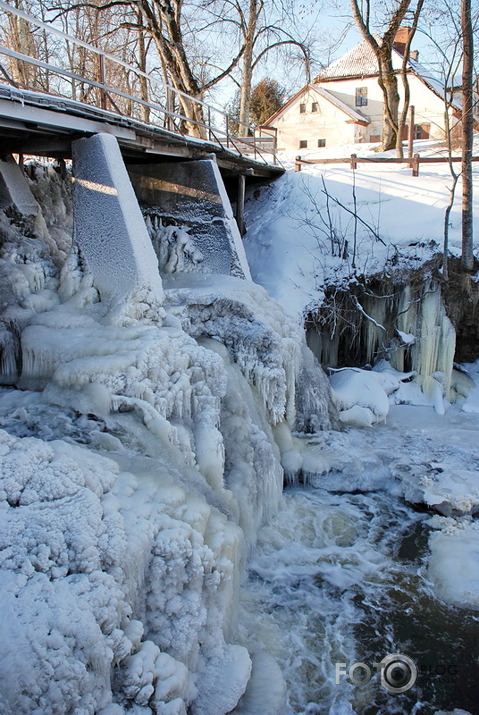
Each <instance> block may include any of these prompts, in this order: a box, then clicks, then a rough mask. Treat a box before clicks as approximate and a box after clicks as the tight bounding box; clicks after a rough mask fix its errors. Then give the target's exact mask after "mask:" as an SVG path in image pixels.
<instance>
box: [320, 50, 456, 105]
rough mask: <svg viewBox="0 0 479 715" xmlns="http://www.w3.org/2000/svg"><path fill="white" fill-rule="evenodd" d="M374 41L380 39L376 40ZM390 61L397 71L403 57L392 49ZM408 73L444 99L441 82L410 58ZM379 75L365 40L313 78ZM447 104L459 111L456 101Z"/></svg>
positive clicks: (374, 57) (323, 79) (332, 78)
mask: <svg viewBox="0 0 479 715" xmlns="http://www.w3.org/2000/svg"><path fill="white" fill-rule="evenodd" d="M376 39H380V38H377V37H376ZM392 61H393V67H394V69H395V70H397V71H399V70H400V69H401V67H402V61H403V56H402V54H401V53H400V52H399V51H398V50H397V49H395V48H394V47H393V50H392ZM407 70H408V72H412V73H413V74H415V75H416V77H418V79H420V80H421V81H422V82H423V83H424V84H425V85H426V86H427V87H428V88H429V89H430V90H431V91H432V92H434V94H436V95H437V96H438V97H439V98H440V99H444V86H443V84H442V83H441V81H440V80H439V79H438V78H437V77H434V76H433V75H432V74H431V73H430V71H429V70H427V69H426V68H425V67H424V66H423V65H421V64H419V62H417V61H416V60H414V59H412V57H410V58H409V59H408V62H407ZM378 74H379V69H378V61H377V59H376V55H375V54H374V50H373V49H372V47H371V45H370V44H369V43H368V41H367V40H363V41H362V42H360V43H359V44H358V45H356V46H355V47H353V48H352V49H351V50H349V52H346V54H345V55H343V56H342V57H340V58H339V59H337V60H335V61H334V62H332V63H331V64H330V65H329V67H326V68H325V69H324V70H322V71H321V72H320V74H318V75H317V77H315V78H314V82H315V83H322V82H333V81H334V80H337V79H345V78H347V77H374V76H377V75H378ZM448 104H449V105H451V106H452V107H453V108H454V109H456V110H458V111H460V109H461V104H460V102H459V101H457V99H454V100H452V101H451V99H450V97H448Z"/></svg>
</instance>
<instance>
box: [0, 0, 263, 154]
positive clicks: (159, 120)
mask: <svg viewBox="0 0 479 715" xmlns="http://www.w3.org/2000/svg"><path fill="white" fill-rule="evenodd" d="M2 13H7V14H9V15H10V17H14V18H18V19H19V20H20V21H21V22H23V23H27V24H26V25H25V28H24V34H25V32H26V33H27V35H28V33H29V32H30V34H31V36H32V37H34V32H35V31H34V30H32V28H31V26H33V28H37V31H38V30H41V33H42V36H41V37H40V38H39V42H40V43H43V45H44V48H46V47H47V43H46V35H45V33H47V35H48V36H49V38H54V40H55V42H54V43H53V44H52V45H50V44H48V50H47V51H45V52H44V54H45V55H46V56H44V57H43V58H41V57H38V56H35V55H38V54H39V53H38V51H37V49H36V48H35V42H34V41H32V42H31V43H28V44H30V47H29V48H28V50H29V51H28V52H25V51H19V49H18V48H17V49H14V48H13V47H8V46H6V45H0V72H1V74H2V75H3V77H4V78H5V79H4V81H6V82H8V83H9V84H10V85H12V86H14V87H17V88H19V89H25V90H30V91H35V92H42V93H45V94H49V95H53V96H55V97H62V98H64V99H69V100H73V101H76V102H80V103H81V104H86V105H88V106H94V107H96V108H98V109H100V110H102V111H103V112H106V113H108V114H109V115H117V116H121V117H124V118H131V119H134V120H135V121H136V122H139V123H141V124H143V125H144V126H145V127H148V128H150V129H151V128H157V129H158V128H159V129H162V130H163V131H167V132H170V133H172V134H175V135H180V136H186V137H187V136H190V137H195V138H197V139H198V138H199V139H201V140H203V141H205V142H208V143H211V144H214V145H217V146H219V147H221V148H223V149H226V150H228V151H230V152H232V153H234V154H237V155H238V156H247V157H253V158H254V160H255V161H260V162H263V163H265V164H268V163H273V164H276V163H277V158H276V133H275V130H274V129H273V130H271V133H270V134H269V135H268V136H264V135H263V136H261V132H260V133H259V134H255V132H254V128H253V127H251V126H247V125H243V124H242V123H240V122H238V120H237V119H235V118H233V117H232V116H231V115H230V114H228V113H227V112H225V111H224V110H222V109H220V108H218V107H215V106H213V105H211V104H208V103H206V102H203V101H202V100H200V99H198V98H196V97H192V96H190V95H188V94H186V93H185V92H182V91H181V90H178V89H176V88H175V87H173V86H171V85H169V84H167V83H165V82H164V81H163V80H162V79H160V78H159V77H158V76H157V75H156V74H155V73H154V72H151V73H149V72H144V71H142V70H141V69H139V68H137V67H134V66H133V65H131V64H128V63H127V62H125V61H124V60H122V59H120V58H118V57H116V56H115V55H112V54H110V53H108V52H105V51H104V50H102V49H100V48H98V47H95V46H94V45H91V44H89V43H88V42H85V41H83V40H80V39H78V38H76V37H73V36H72V35H69V34H67V33H66V32H63V31H62V30H60V29H58V28H57V27H55V26H54V25H52V24H50V23H48V22H44V21H42V20H39V19H37V18H35V17H33V16H32V15H29V14H28V13H26V12H24V11H23V10H19V9H17V8H15V7H13V6H12V5H9V4H8V3H7V2H4V1H3V0H0V17H1V14H2ZM3 26H4V27H5V23H3ZM31 48H33V50H34V51H32V49H31ZM74 48H75V49H76V50H77V54H78V48H81V52H80V53H79V54H78V56H77V57H76V58H75V56H74ZM21 49H22V50H23V49H24V48H21ZM2 58H6V59H7V62H6V63H5V62H2ZM59 63H62V64H66V63H67V64H68V66H69V69H64V67H62V66H59ZM88 74H89V75H90V76H88ZM113 79H114V80H115V81H114V82H113V81H112V80H113ZM0 81H1V78H0ZM185 106H186V107H194V108H195V109H196V111H195V112H194V113H188V115H187V113H186V112H185ZM193 114H194V116H193ZM233 126H234V127H236V128H237V130H236V132H233V131H231V127H233ZM239 131H241V132H242V133H244V135H245V136H239V135H238V132H239ZM265 155H268V157H266V156H265Z"/></svg>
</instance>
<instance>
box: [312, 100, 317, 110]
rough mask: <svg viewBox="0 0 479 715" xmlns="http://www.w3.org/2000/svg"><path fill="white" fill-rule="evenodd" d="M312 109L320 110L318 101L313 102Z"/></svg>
mask: <svg viewBox="0 0 479 715" xmlns="http://www.w3.org/2000/svg"><path fill="white" fill-rule="evenodd" d="M311 111H312V112H317V111H318V103H317V102H313V103H312V105H311Z"/></svg>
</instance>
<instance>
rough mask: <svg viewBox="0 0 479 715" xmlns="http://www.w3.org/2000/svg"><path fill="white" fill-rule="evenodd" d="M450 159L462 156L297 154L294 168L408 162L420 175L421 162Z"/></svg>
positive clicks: (356, 166)
mask: <svg viewBox="0 0 479 715" xmlns="http://www.w3.org/2000/svg"><path fill="white" fill-rule="evenodd" d="M450 161H452V162H454V163H456V162H460V161H462V158H461V157H460V156H453V157H451V158H448V157H445V156H419V154H414V156H412V157H404V158H402V159H398V158H397V157H383V156H377V157H370V156H368V157H365V156H358V155H357V154H351V156H348V157H344V158H343V159H302V158H301V157H300V156H297V157H296V160H295V164H294V169H295V171H301V166H302V165H303V164H349V165H350V167H351V169H357V168H358V164H407V165H408V166H410V167H411V169H412V175H413V176H419V165H420V164H448V163H449V162H450ZM471 161H479V156H473V157H472V158H471Z"/></svg>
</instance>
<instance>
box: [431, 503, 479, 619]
mask: <svg viewBox="0 0 479 715" xmlns="http://www.w3.org/2000/svg"><path fill="white" fill-rule="evenodd" d="M430 524H431V526H432V527H433V529H435V531H433V532H432V534H431V536H430V537H429V548H430V550H431V555H430V557H429V564H428V570H429V576H430V578H431V579H432V580H433V582H434V584H435V587H436V589H437V592H438V594H439V596H440V598H443V599H444V600H445V601H448V602H450V603H453V604H455V605H457V606H468V607H470V608H473V609H474V610H479V575H478V574H479V533H478V532H479V524H477V522H473V521H470V520H467V519H465V518H464V519H461V520H458V519H450V518H446V517H437V516H435V517H433V518H432V519H431V520H430Z"/></svg>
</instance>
